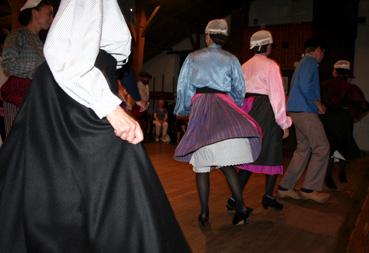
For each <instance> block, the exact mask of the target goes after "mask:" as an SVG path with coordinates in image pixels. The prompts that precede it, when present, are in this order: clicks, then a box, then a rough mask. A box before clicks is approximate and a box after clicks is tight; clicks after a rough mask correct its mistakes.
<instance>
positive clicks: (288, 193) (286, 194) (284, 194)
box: [277, 190, 301, 199]
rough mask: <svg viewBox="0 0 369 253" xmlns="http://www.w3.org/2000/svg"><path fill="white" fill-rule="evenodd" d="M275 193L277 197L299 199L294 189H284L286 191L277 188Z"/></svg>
mask: <svg viewBox="0 0 369 253" xmlns="http://www.w3.org/2000/svg"><path fill="white" fill-rule="evenodd" d="M277 193H278V197H280V198H282V199H283V198H291V199H301V197H300V195H299V193H298V192H297V191H295V190H286V191H283V190H278V191H277Z"/></svg>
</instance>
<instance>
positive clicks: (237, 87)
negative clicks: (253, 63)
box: [230, 58, 246, 106]
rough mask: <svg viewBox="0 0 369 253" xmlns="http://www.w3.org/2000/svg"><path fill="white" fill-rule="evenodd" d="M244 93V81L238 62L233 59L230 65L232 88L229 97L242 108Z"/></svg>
mask: <svg viewBox="0 0 369 253" xmlns="http://www.w3.org/2000/svg"><path fill="white" fill-rule="evenodd" d="M245 93H246V86H245V81H244V78H243V72H242V68H241V65H240V62H239V61H238V60H237V58H235V60H234V61H233V63H232V88H231V92H230V95H231V97H232V98H233V100H234V101H235V102H236V104H238V105H239V106H242V103H243V99H244V97H245Z"/></svg>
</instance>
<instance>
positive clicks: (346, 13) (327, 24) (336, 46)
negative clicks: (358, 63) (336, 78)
mask: <svg viewBox="0 0 369 253" xmlns="http://www.w3.org/2000/svg"><path fill="white" fill-rule="evenodd" d="M358 5H359V0H334V1H332V0H328V1H322V0H314V12H313V35H315V36H319V37H322V38H323V39H324V41H325V42H326V46H327V48H326V53H325V58H324V60H323V62H322V63H321V64H320V70H321V74H322V76H321V77H322V80H324V79H327V78H329V77H330V76H331V72H332V66H333V64H334V62H336V61H337V60H340V59H346V60H349V61H350V62H351V63H353V60H354V55H355V40H356V36H357V20H358Z"/></svg>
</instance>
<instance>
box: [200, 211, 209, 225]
mask: <svg viewBox="0 0 369 253" xmlns="http://www.w3.org/2000/svg"><path fill="white" fill-rule="evenodd" d="M199 226H200V227H201V228H207V227H210V223H209V216H208V215H206V216H204V215H202V214H200V215H199Z"/></svg>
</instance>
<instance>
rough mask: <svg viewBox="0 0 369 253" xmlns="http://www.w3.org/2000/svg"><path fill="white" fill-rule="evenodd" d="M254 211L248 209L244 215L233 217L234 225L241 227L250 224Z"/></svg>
mask: <svg viewBox="0 0 369 253" xmlns="http://www.w3.org/2000/svg"><path fill="white" fill-rule="evenodd" d="M253 210H254V209H252V208H249V207H247V208H246V211H245V212H243V213H236V214H235V215H234V216H233V219H232V224H233V225H240V224H248V223H249V217H250V215H251V213H252V211H253Z"/></svg>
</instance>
